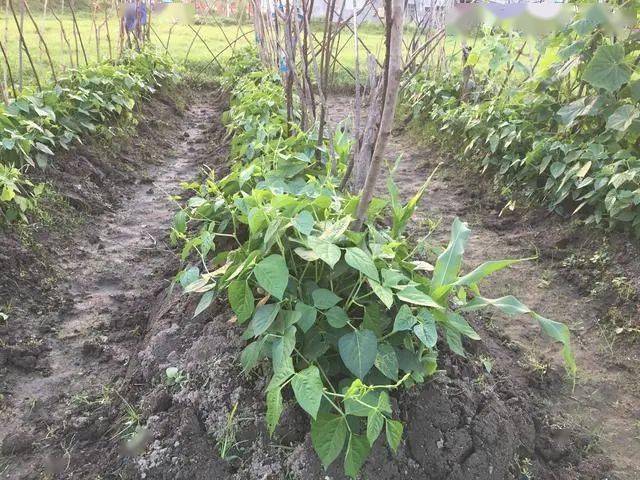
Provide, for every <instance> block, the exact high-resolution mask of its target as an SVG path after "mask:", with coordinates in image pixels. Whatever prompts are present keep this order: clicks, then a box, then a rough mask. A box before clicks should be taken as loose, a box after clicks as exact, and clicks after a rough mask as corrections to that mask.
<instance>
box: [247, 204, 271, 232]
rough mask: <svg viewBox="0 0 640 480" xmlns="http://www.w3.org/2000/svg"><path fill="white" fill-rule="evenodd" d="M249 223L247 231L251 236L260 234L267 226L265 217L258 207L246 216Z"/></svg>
mask: <svg viewBox="0 0 640 480" xmlns="http://www.w3.org/2000/svg"><path fill="white" fill-rule="evenodd" d="M247 219H248V222H249V231H250V232H251V233H252V234H256V233H258V232H260V231H261V230H262V229H263V228H264V227H265V225H267V223H268V221H267V216H266V214H265V213H264V210H263V209H262V208H260V207H253V208H252V209H251V210H250V211H249V215H248V216H247Z"/></svg>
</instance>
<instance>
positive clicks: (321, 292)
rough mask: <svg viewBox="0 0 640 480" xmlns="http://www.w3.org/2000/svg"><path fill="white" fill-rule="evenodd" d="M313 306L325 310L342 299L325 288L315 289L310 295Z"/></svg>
mask: <svg viewBox="0 0 640 480" xmlns="http://www.w3.org/2000/svg"><path fill="white" fill-rule="evenodd" d="M311 297H312V298H313V305H314V306H315V307H316V308H318V309H320V310H327V309H328V308H331V307H333V306H334V305H335V304H337V303H338V302H339V301H340V300H342V298H340V297H339V296H337V295H336V294H335V293H333V292H332V291H331V290H327V289H326V288H317V289H315V290H314V291H313V293H311Z"/></svg>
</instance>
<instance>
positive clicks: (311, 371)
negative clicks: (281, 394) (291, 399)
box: [291, 365, 324, 419]
mask: <svg viewBox="0 0 640 480" xmlns="http://www.w3.org/2000/svg"><path fill="white" fill-rule="evenodd" d="M291 387H292V388H293V394H294V395H295V396H296V400H297V401H298V404H300V406H301V407H302V409H303V410H305V411H306V412H307V413H308V414H309V415H311V417H312V418H314V419H315V418H316V415H317V414H318V409H319V408H320V400H322V390H323V388H324V387H323V385H322V379H321V378H320V370H318V367H316V366H315V365H311V366H310V367H307V368H305V369H304V370H302V371H300V372H297V373H296V374H295V375H294V377H293V379H292V380H291Z"/></svg>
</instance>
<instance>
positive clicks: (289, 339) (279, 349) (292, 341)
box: [271, 325, 297, 372]
mask: <svg viewBox="0 0 640 480" xmlns="http://www.w3.org/2000/svg"><path fill="white" fill-rule="evenodd" d="M296 331H297V330H296V327H295V326H293V325H292V326H290V327H288V328H287V329H286V330H285V332H284V335H282V336H281V337H279V338H277V339H276V340H275V341H274V342H273V346H272V347H271V357H272V362H273V371H274V372H279V371H281V370H288V369H289V367H290V366H292V365H293V362H292V361H291V353H293V350H294V349H295V347H296Z"/></svg>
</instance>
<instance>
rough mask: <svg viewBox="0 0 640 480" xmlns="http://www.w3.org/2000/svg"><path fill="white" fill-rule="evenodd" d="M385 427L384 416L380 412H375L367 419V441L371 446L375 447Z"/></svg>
mask: <svg viewBox="0 0 640 480" xmlns="http://www.w3.org/2000/svg"><path fill="white" fill-rule="evenodd" d="M382 427H384V415H382V414H381V413H380V412H379V411H378V410H373V411H372V412H371V413H370V414H369V416H368V417H367V440H368V441H369V445H371V446H373V444H374V443H375V441H376V439H377V438H378V437H379V436H380V432H382Z"/></svg>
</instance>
